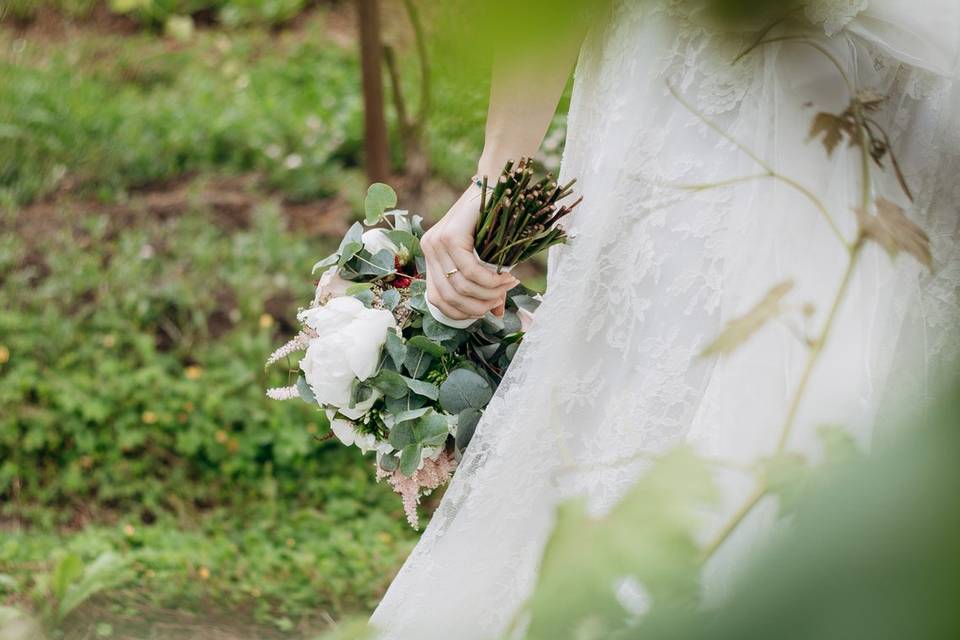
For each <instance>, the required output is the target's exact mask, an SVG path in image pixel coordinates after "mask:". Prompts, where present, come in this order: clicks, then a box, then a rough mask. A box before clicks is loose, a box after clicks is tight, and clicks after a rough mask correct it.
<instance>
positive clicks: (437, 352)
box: [407, 336, 446, 358]
mask: <svg viewBox="0 0 960 640" xmlns="http://www.w3.org/2000/svg"><path fill="white" fill-rule="evenodd" d="M407 344H409V345H410V346H411V347H416V348H417V349H420V350H421V351H426V352H427V353H429V354H430V355H432V356H434V357H436V358H439V357H440V356H442V355H443V354H444V353H445V352H446V350H445V349H444V348H443V347H442V346H440V345H439V344H437V343H436V342H433V341H432V340H430V339H429V338H427V337H425V336H413V337H412V338H410V340H409V341H408V342H407Z"/></svg>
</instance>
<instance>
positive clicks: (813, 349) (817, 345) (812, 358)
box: [777, 240, 863, 452]
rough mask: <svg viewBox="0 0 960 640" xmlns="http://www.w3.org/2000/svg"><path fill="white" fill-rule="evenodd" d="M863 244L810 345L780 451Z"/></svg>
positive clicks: (859, 244)
mask: <svg viewBox="0 0 960 640" xmlns="http://www.w3.org/2000/svg"><path fill="white" fill-rule="evenodd" d="M862 246H863V243H862V242H861V241H859V240H858V241H857V242H856V243H855V244H854V246H853V248H852V249H850V259H849V260H848V261H847V268H846V270H845V271H844V273H843V279H842V280H841V281H840V286H839V287H838V288H837V294H836V296H834V298H833V303H832V305H831V306H830V312H829V314H828V315H827V319H826V321H825V322H824V325H823V329H821V331H820V335H819V336H818V337H817V339H816V340H814V342H813V345H811V346H810V351H809V354H808V355H807V364H806V366H805V367H804V369H803V374H802V375H801V377H800V382H799V384H798V386H797V390H796V392H795V393H794V395H793V399H792V400H791V402H790V408H789V410H788V411H787V417H786V419H785V420H784V423H783V426H782V427H781V429H780V439H779V441H778V442H777V451H778V452H780V451H783V450H784V449H785V448H786V446H787V443H788V442H789V440H790V434H791V432H792V431H793V425H794V424H795V423H796V419H797V412H798V411H799V410H800V402H801V401H802V400H803V396H804V395H805V393H806V390H807V386H808V385H809V383H810V377H811V375H812V374H813V370H814V369H815V368H816V365H817V362H818V361H819V360H820V354H821V353H822V352H823V347H824V345H825V344H826V341H827V339H828V338H829V336H830V330H831V329H832V328H833V324H834V320H835V319H836V317H837V312H838V311H839V309H840V305H841V303H842V302H843V300H844V298H845V297H846V293H847V289H848V288H849V286H850V281H851V279H852V278H853V273H854V271H855V269H856V266H857V263H858V258H859V256H860V249H861V247H862Z"/></svg>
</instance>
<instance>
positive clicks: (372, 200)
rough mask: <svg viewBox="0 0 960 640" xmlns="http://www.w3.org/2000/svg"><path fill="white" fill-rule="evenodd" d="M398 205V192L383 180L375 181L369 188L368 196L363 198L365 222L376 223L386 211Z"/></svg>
mask: <svg viewBox="0 0 960 640" xmlns="http://www.w3.org/2000/svg"><path fill="white" fill-rule="evenodd" d="M395 206H397V192H396V191H394V190H393V188H392V187H391V186H390V185H388V184H384V183H382V182H374V183H373V184H371V185H370V186H369V187H368V188H367V197H366V198H364V200H363V211H364V214H365V218H364V222H366V223H367V224H368V225H372V224H376V223H377V222H379V221H380V218H382V217H383V213H384V211H386V210H387V209H389V208H391V207H395Z"/></svg>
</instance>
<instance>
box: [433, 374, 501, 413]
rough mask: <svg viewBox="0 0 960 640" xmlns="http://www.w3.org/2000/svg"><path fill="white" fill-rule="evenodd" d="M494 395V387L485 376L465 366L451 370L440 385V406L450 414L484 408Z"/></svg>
mask: <svg viewBox="0 0 960 640" xmlns="http://www.w3.org/2000/svg"><path fill="white" fill-rule="evenodd" d="M492 396H493V389H491V388H490V385H489V384H488V383H487V381H486V380H485V379H484V378H483V376H481V375H480V374H478V373H475V372H473V371H469V370H467V369H463V368H461V369H455V370H453V371H451V372H450V375H449V376H447V379H446V380H444V381H443V384H442V385H440V397H439V400H440V406H441V407H443V410H444V411H446V412H447V413H450V414H459V413H460V412H461V411H463V410H464V409H483V408H484V407H486V406H487V403H488V402H490V398H491V397H492Z"/></svg>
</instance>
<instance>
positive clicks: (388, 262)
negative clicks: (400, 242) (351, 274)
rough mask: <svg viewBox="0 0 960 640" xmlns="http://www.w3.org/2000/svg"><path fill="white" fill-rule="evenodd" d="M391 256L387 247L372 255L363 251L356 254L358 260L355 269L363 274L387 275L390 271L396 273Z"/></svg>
mask: <svg viewBox="0 0 960 640" xmlns="http://www.w3.org/2000/svg"><path fill="white" fill-rule="evenodd" d="M393 258H394V256H393V254H392V253H391V252H390V250H389V249H380V251H377V252H376V253H375V254H373V255H370V254H369V253H367V252H366V251H363V252H362V253H358V254H357V260H359V261H360V265H359V266H358V267H357V271H359V272H360V273H361V274H364V275H371V276H388V275H390V274H391V273H396V269H394V267H393Z"/></svg>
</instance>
